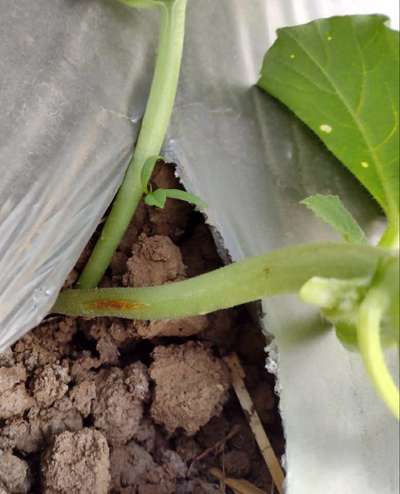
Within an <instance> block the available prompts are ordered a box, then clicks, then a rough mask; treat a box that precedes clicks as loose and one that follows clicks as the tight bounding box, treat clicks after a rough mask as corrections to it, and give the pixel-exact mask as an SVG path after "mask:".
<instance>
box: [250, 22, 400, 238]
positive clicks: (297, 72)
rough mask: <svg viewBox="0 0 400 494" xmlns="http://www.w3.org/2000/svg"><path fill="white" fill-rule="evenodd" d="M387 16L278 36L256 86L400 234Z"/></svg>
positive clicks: (395, 37) (393, 61) (394, 81)
mask: <svg viewBox="0 0 400 494" xmlns="http://www.w3.org/2000/svg"><path fill="white" fill-rule="evenodd" d="M386 21H387V18H386V17H384V16H382V15H368V16H344V17H332V18H329V19H322V20H318V21H313V22H311V23H309V24H304V25H301V26H296V27H290V28H284V29H280V30H279V31H278V39H277V41H276V42H275V44H274V45H273V46H272V48H271V49H270V50H269V51H268V52H267V54H266V56H265V58H264V62H263V67H262V72H261V77H260V79H259V81H258V85H259V86H260V87H261V88H263V89H264V90H266V91H267V92H269V93H270V94H272V95H273V96H275V97H276V98H278V99H279V100H281V101H282V102H283V103H284V104H285V105H287V106H288V107H289V108H290V109H291V110H292V111H293V112H294V113H295V114H296V115H297V116H298V117H300V119H301V120H303V121H304V122H305V123H306V124H307V125H308V126H309V127H311V129H313V131H314V132H315V133H316V134H317V135H318V136H319V137H320V138H321V140H322V141H323V142H324V143H325V145H326V146H327V147H328V148H329V149H330V150H331V151H332V152H333V154H335V155H336V157H337V158H338V159H339V160H340V161H341V162H342V163H343V164H344V165H345V166H346V167H347V168H348V169H349V170H350V171H351V172H352V173H353V174H354V175H355V176H356V177H357V178H358V179H359V180H360V182H361V183H362V184H363V185H364V187H365V188H366V189H367V190H368V191H369V192H370V193H371V194H372V195H373V197H374V198H375V199H376V200H377V202H378V203H379V204H380V205H381V207H382V208H383V210H384V211H385V213H386V215H387V217H388V219H389V223H391V224H392V225H394V227H395V228H396V229H397V230H398V221H399V113H398V109H399V48H398V44H399V33H398V32H395V31H393V30H391V29H389V28H388V27H386V25H385V22H386Z"/></svg>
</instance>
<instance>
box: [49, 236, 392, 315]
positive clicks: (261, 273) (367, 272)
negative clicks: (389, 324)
mask: <svg viewBox="0 0 400 494" xmlns="http://www.w3.org/2000/svg"><path fill="white" fill-rule="evenodd" d="M388 255H389V254H388V253H387V252H386V251H385V250H383V249H379V248H377V247H370V246H361V245H352V244H333V243H328V244H323V243H321V244H310V245H300V246H295V247H287V248H283V249H279V250H277V251H273V252H270V253H268V254H265V255H263V256H259V257H252V258H248V259H246V260H244V261H241V262H237V263H234V264H231V265H229V266H226V267H223V268H220V269H217V270H215V271H212V272H210V273H207V274H204V275H201V276H197V277H195V278H191V279H188V280H185V281H181V282H176V283H169V284H166V285H163V286H159V287H148V288H103V289H92V290H83V289H81V290H65V291H64V292H62V293H61V294H60V296H59V298H58V300H57V302H56V304H55V306H54V307H53V312H58V313H61V314H68V315H75V316H78V315H82V316H118V317H124V318H130V319H150V320H151V319H152V320H154V319H177V318H181V317H186V316H193V315H197V314H206V313H209V312H212V311H215V310H218V309H224V308H228V307H233V306H235V305H239V304H243V303H246V302H251V301H254V300H259V299H260V298H262V297H266V296H272V295H278V294H282V293H293V292H298V291H299V289H300V288H301V287H302V286H303V285H304V283H305V282H306V281H307V280H309V279H310V278H312V277H313V276H323V277H327V278H333V277H335V278H343V279H349V278H358V277H363V276H372V275H373V273H374V272H375V270H376V268H377V265H378V263H379V261H380V260H381V259H383V258H386V257H387V256H388Z"/></svg>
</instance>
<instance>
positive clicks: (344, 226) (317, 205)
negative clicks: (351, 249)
mask: <svg viewBox="0 0 400 494" xmlns="http://www.w3.org/2000/svg"><path fill="white" fill-rule="evenodd" d="M301 204H304V205H305V206H307V207H308V208H309V209H311V211H312V212H313V213H314V214H315V215H316V216H317V217H318V218H320V219H322V220H323V221H325V223H328V224H329V225H330V226H331V227H332V228H334V229H335V230H336V231H337V232H338V233H339V234H340V235H341V236H342V237H343V239H344V240H345V241H346V242H350V243H354V244H366V243H367V239H366V237H365V234H364V232H363V230H362V228H361V227H360V225H359V224H358V223H357V221H356V220H355V219H354V218H353V216H352V214H351V213H350V211H349V210H348V209H346V207H345V206H344V204H343V203H342V201H341V200H340V198H339V197H338V196H332V195H322V194H316V195H314V196H310V197H307V198H306V199H304V200H303V201H301Z"/></svg>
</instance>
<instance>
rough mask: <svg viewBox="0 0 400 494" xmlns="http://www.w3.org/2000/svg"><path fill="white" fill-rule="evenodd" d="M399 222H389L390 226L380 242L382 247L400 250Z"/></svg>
mask: <svg viewBox="0 0 400 494" xmlns="http://www.w3.org/2000/svg"><path fill="white" fill-rule="evenodd" d="M399 229H400V228H399V220H398V218H396V219H394V221H389V224H388V226H387V228H386V230H385V231H384V233H383V235H382V238H381V239H380V241H379V246H380V247H386V248H388V249H398V248H399Z"/></svg>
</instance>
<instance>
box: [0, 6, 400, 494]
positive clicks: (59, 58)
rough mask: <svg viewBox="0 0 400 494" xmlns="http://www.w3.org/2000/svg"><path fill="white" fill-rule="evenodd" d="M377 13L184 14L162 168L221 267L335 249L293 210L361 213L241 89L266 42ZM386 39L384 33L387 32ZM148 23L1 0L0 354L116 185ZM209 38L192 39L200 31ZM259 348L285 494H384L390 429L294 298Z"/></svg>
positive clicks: (278, 111) (350, 363) (356, 198)
mask: <svg viewBox="0 0 400 494" xmlns="http://www.w3.org/2000/svg"><path fill="white" fill-rule="evenodd" d="M377 9H378V10H379V11H380V12H382V13H386V14H389V15H391V17H392V19H394V23H395V22H398V21H397V19H398V10H397V9H398V6H397V2H393V1H381V2H376V1H372V0H371V1H366V0H358V1H353V2H345V1H344V0H313V1H311V0H309V1H306V0H296V1H295V0H268V1H266V0H252V1H251V2H250V1H244V0H218V1H217V0H189V7H188V19H187V25H188V28H187V36H186V45H185V52H184V60H183V67H182V77H181V83H180V90H179V93H178V98H177V103H176V107H175V110H174V116H173V122H172V125H171V129H170V133H169V138H168V140H167V143H166V146H165V151H164V155H166V156H167V158H170V159H173V160H175V161H176V162H177V163H178V166H179V171H180V174H181V176H182V179H183V181H184V183H185V185H186V186H187V187H188V188H189V190H191V191H193V192H194V193H197V194H199V195H200V196H201V197H202V198H203V199H204V200H205V201H206V202H207V203H208V204H209V205H212V207H210V209H209V210H208V220H209V222H210V224H212V225H213V226H214V227H215V228H216V230H217V231H218V232H219V234H220V235H221V236H222V238H223V242H224V245H225V247H226V248H227V249H228V250H229V252H230V254H231V256H232V257H233V259H235V260H236V259H240V258H243V257H244V256H248V255H253V254H259V253H261V252H265V251H267V250H269V249H272V248H275V247H279V246H282V245H286V244H293V243H299V242H304V241H310V240H322V239H329V238H333V237H332V234H331V232H330V231H329V228H328V227H324V226H323V225H321V223H320V222H319V221H317V220H314V219H313V217H312V215H311V214H309V212H307V211H306V209H305V208H299V206H298V202H299V201H300V200H301V199H303V198H304V197H305V196H307V195H310V194H312V193H316V192H320V193H324V192H330V193H338V194H340V195H341V196H343V197H347V198H349V201H350V202H349V203H348V205H349V206H350V207H351V209H352V211H354V213H355V214H356V216H357V219H359V220H360V222H361V223H362V224H363V225H364V226H365V227H366V228H367V230H368V231H369V232H370V233H372V232H373V231H374V228H375V226H376V224H377V222H379V217H378V213H377V210H376V208H375V207H374V205H373V204H371V201H370V199H369V198H368V197H367V195H366V193H365V192H363V191H362V190H361V188H360V187H359V186H358V184H357V183H356V181H355V180H352V179H351V178H350V177H349V175H348V174H347V172H346V171H345V170H344V168H343V167H342V166H341V165H340V164H339V163H337V162H336V161H335V160H334V159H333V157H331V156H330V155H328V154H327V153H326V151H325V150H324V149H323V147H322V146H321V144H320V143H319V142H318V141H317V140H316V139H315V138H314V137H313V136H312V134H311V133H310V132H309V131H308V130H307V129H305V128H304V126H303V125H302V124H301V123H299V122H298V121H296V120H295V119H293V117H292V116H291V115H290V113H289V112H288V111H287V110H285V109H284V108H283V107H282V106H281V105H280V104H278V103H277V102H276V101H274V100H273V99H272V98H269V97H268V96H266V95H265V94H264V93H262V92H261V91H259V90H258V89H256V88H254V87H253V85H254V82H255V81H256V79H257V72H258V70H259V67H260V65H261V60H262V56H263V54H264V53H265V50H266V49H267V47H268V46H270V44H271V43H272V41H273V39H274V38H275V30H276V28H278V27H281V26H285V25H289V24H296V23H302V22H306V21H308V20H311V19H314V18H317V17H324V16H329V15H334V14H344V13H371V12H374V11H376V10H377ZM394 25H395V24H394ZM158 27H159V24H158V17H157V13H156V12H153V11H136V10H135V11H133V10H129V9H128V8H125V7H124V6H120V5H118V4H116V3H113V2H112V1H111V0H109V1H101V0H80V1H77V0H36V1H35V2H31V1H28V0H19V1H18V2H11V3H10V2H7V1H6V0H0V38H1V43H0V74H1V78H0V108H1V111H0V172H1V174H0V177H1V179H0V274H1V276H0V350H1V349H4V348H6V347H7V346H8V345H10V344H11V343H13V342H14V341H15V340H16V339H17V338H19V337H20V336H22V335H23V334H24V333H25V332H26V331H28V330H29V329H31V328H32V327H33V326H35V325H36V324H37V323H39V322H40V320H41V319H42V318H43V317H44V316H45V315H46V313H47V312H48V311H49V310H50V308H51V306H52V304H53V302H54V300H55V297H56V296H57V293H58V291H59V290H60V288H61V286H62V284H63V281H64V279H65V278H66V276H67V274H68V272H69V271H70V270H71V268H72V267H73V265H74V263H75V262H76V260H77V258H78V256H79V253H80V252H81V250H82V249H83V247H84V245H85V244H86V242H87V241H88V239H89V238H90V236H91V234H92V233H93V231H94V229H95V228H96V225H97V224H98V222H99V221H100V220H101V218H102V215H103V214H104V212H105V210H106V209H107V207H108V205H109V203H110V201H111V199H112V197H113V195H114V194H115V191H116V189H117V187H118V184H119V183H120V181H121V179H122V177H123V174H124V171H125V167H126V164H127V160H128V157H129V154H130V152H131V148H132V143H133V142H134V140H135V136H136V133H137V130H138V126H139V123H140V117H141V115H142V113H143V108H144V104H145V101H146V96H147V92H148V88H149V82H150V79H151V75H152V68H153V64H154V51H155V46H156V42H157V37H158ZM205 33H207V36H205V35H204V34H205ZM264 309H265V312H266V316H265V319H264V322H265V326H266V328H267V329H268V331H270V332H271V333H273V334H274V336H275V344H276V345H277V347H278V354H279V361H277V360H276V359H275V358H274V356H273V355H272V354H271V355H270V359H269V366H270V367H271V368H275V369H277V374H278V378H279V392H280V396H281V413H282V417H283V421H284V428H285V434H286V439H287V455H286V459H287V464H286V467H287V471H288V476H287V491H288V493H289V494H314V493H315V494H322V493H323V494H337V493H347V492H348V493H350V494H369V493H371V494H375V493H377V492H379V493H380V494H392V493H395V492H396V491H397V490H398V476H397V468H398V455H399V452H398V451H399V450H398V437H397V423H396V422H395V421H394V419H392V418H391V417H390V416H389V415H388V414H387V412H386V409H385V408H384V405H383V404H381V403H380V401H379V400H377V399H376V398H375V395H374V392H373V390H372V389H371V387H370V385H369V382H368V380H367V378H366V375H365V372H364V369H363V367H362V365H361V362H360V359H359V357H358V356H357V355H355V354H351V353H349V352H347V351H346V350H345V349H344V348H342V347H341V345H340V344H339V342H338V341H337V340H336V339H335V336H334V334H333V333H332V332H326V333H320V332H319V333H316V332H315V331H314V330H315V328H316V325H318V324H320V321H319V320H318V321H317V316H316V313H315V312H314V311H313V310H312V309H309V308H307V307H305V306H303V305H301V304H300V303H298V302H297V301H296V300H295V299H294V298H290V297H289V298H287V299H284V300H282V299H280V300H277V301H270V302H269V303H268V304H265V306H264Z"/></svg>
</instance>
